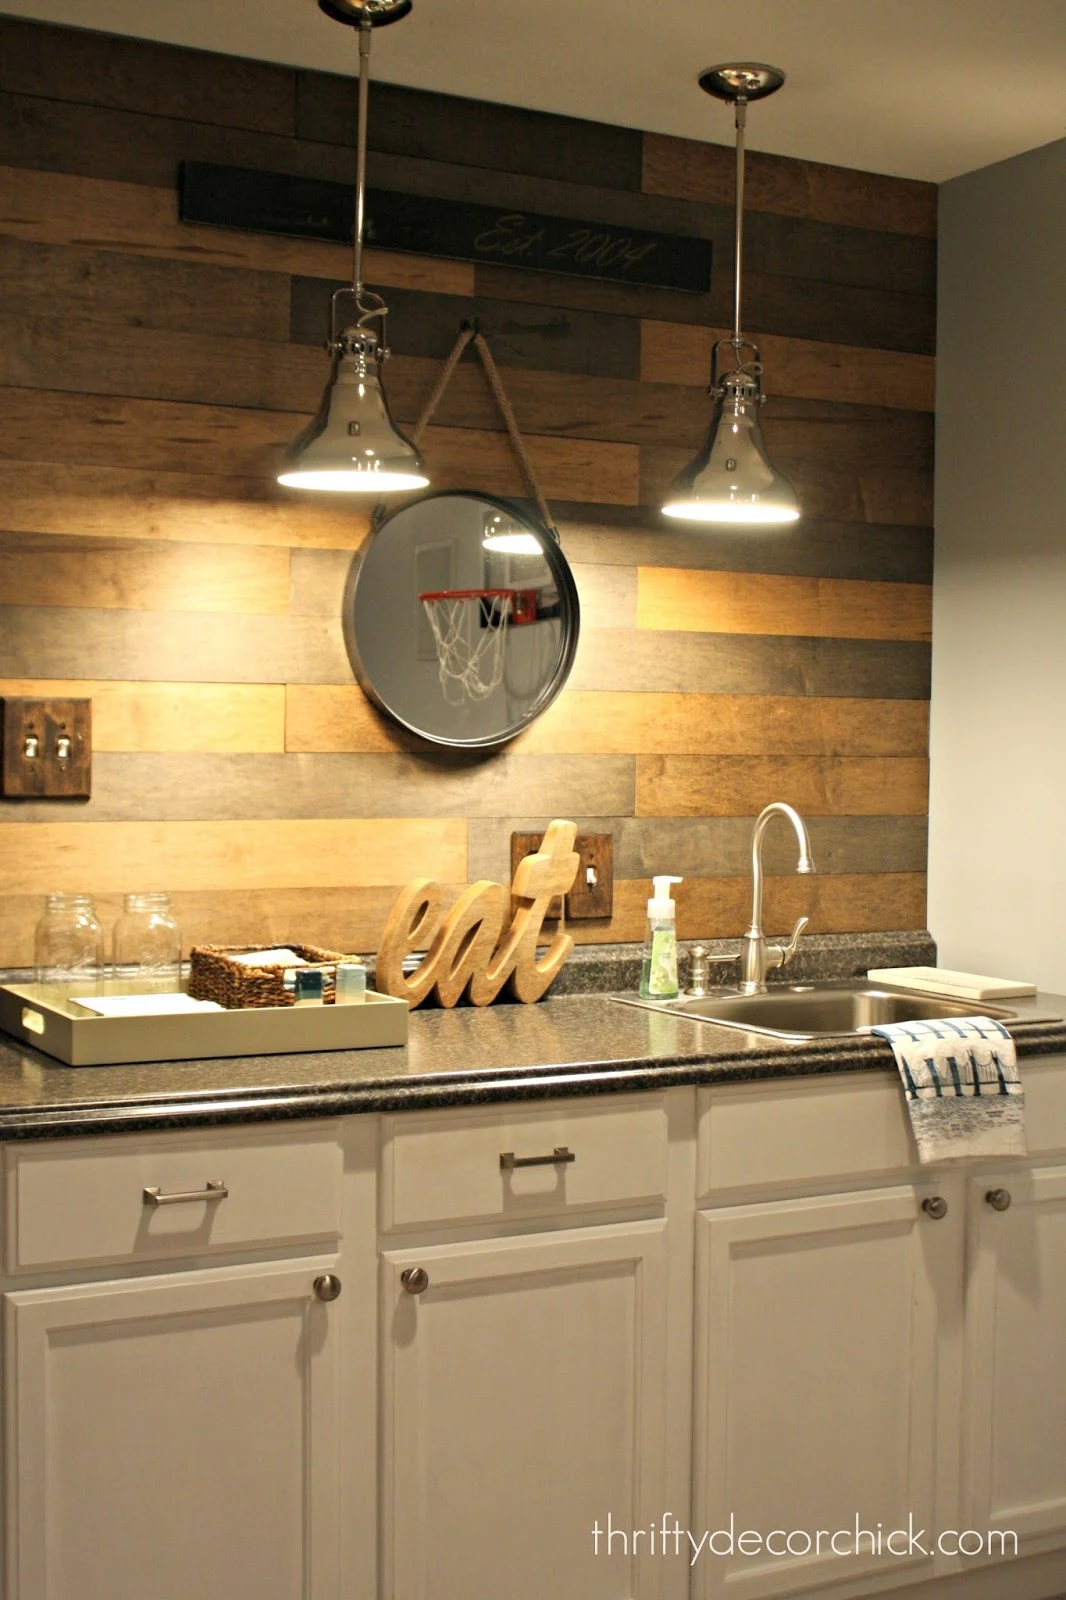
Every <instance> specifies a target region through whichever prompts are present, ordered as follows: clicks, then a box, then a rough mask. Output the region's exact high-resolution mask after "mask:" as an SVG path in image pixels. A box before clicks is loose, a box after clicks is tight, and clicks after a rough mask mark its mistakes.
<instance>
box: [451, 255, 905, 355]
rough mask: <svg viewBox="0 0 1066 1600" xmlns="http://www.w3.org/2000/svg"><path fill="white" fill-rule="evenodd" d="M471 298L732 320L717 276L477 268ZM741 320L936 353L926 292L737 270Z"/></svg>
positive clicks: (793, 334)
mask: <svg viewBox="0 0 1066 1600" xmlns="http://www.w3.org/2000/svg"><path fill="white" fill-rule="evenodd" d="M474 283H475V286H476V290H477V293H478V294H484V295H488V296H490V297H492V298H494V299H500V300H529V301H534V302H536V303H537V304H539V305H557V306H560V307H565V308H567V309H568V310H569V309H572V310H580V311H601V312H606V313H610V314H612V315H615V316H622V317H637V318H640V319H648V320H651V321H663V322H684V323H693V322H696V323H703V322H705V323H707V324H708V325H709V326H711V327H721V326H723V325H725V324H726V323H728V322H729V321H730V319H731V317H732V288H731V284H730V279H729V276H728V275H727V274H725V273H716V275H715V279H714V282H713V285H712V288H711V292H710V293H709V294H706V295H697V294H692V293H688V292H685V291H683V290H680V289H649V288H640V287H638V286H637V285H635V284H626V283H607V282H601V281H599V280H597V279H595V278H577V277H566V276H563V275H562V274H560V273H547V272H524V271H522V269H521V268H519V267H502V266H501V267H497V266H489V265H487V264H486V265H483V264H481V263H480V262H479V263H478V265H477V267H476V269H475V273H474ZM744 308H745V310H744V316H745V321H746V322H747V324H748V326H749V327H753V328H758V329H759V331H760V333H762V334H763V335H766V334H781V335H782V336H784V337H787V338H792V339H814V340H821V341H824V342H826V343H829V344H847V345H869V346H871V347H872V348H874V349H878V350H902V351H913V352H919V353H923V354H926V355H930V354H932V353H933V351H934V350H935V348H936V302H935V299H934V298H933V296H931V295H917V294H902V293H898V292H894V291H892V290H889V289H869V288H866V287H865V286H863V285H852V284H847V283H843V284H841V283H822V282H818V281H817V280H815V279H811V278H799V277H796V278H792V277H783V276H780V275H778V274H776V273H769V272H753V271H748V270H747V268H745V271H744Z"/></svg>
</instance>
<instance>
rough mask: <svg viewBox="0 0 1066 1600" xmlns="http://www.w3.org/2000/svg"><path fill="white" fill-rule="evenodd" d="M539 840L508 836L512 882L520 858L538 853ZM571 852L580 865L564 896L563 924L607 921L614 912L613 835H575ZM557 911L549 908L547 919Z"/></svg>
mask: <svg viewBox="0 0 1066 1600" xmlns="http://www.w3.org/2000/svg"><path fill="white" fill-rule="evenodd" d="M542 837H543V835H542V834H539V833H512V835H511V877H512V878H513V877H514V874H515V868H516V867H517V866H518V863H519V862H520V861H521V860H522V858H523V856H528V855H530V854H532V852H533V851H534V850H539V848H540V841H541V839H542ZM574 849H575V850H576V851H577V853H578V855H579V856H580V857H581V865H580V866H579V867H578V869H577V877H576V878H575V879H574V887H573V888H572V889H571V891H570V893H569V894H568V895H567V896H566V916H567V920H568V921H572V922H584V921H587V920H590V919H600V918H607V917H610V916H611V915H612V913H613V911H614V835H613V834H610V833H579V834H578V836H577V838H576V839H575V840H574ZM590 869H591V871H592V872H593V873H594V875H595V883H589V881H588V873H589V870H590ZM558 910H559V908H558V906H557V905H553V906H552V909H551V915H552V916H557V915H558Z"/></svg>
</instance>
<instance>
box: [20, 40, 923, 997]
mask: <svg viewBox="0 0 1066 1600" xmlns="http://www.w3.org/2000/svg"><path fill="white" fill-rule="evenodd" d="M681 87H682V88H683V86H681ZM352 111H353V84H352V81H351V79H350V78H342V77H331V76H326V75H323V74H316V73H308V72H298V71H290V70H288V69H285V68H282V67H277V66H271V65H265V64H262V63H254V62H243V61H238V60H234V59H232V58H229V57H221V56H211V55H207V54H201V53H198V52H193V51H185V50H178V49H174V48H171V47H168V46H161V45H155V44H150V43H146V42H141V41H134V40H128V39H120V38H113V37H108V36H105V35H100V34H93V33H88V32H82V31H77V30H73V29H65V28H58V27H52V26H47V25H42V24H36V23H28V22H23V21H18V20H15V19H10V18H9V19H0V693H6V694H35V693H38V692H41V693H51V694H58V693H72V694H87V695H91V697H92V699H93V710H94V719H95V732H94V738H95V767H94V794H93V798H92V800H91V801H90V802H88V803H87V804H84V803H83V804H72V803H69V802H68V803H63V804H56V803H52V804H50V805H46V804H43V803H39V804H29V805H19V804H16V803H14V802H7V803H3V802H0V965H5V964H10V965H17V964H22V963H25V962H27V961H29V959H30V954H31V947H32V929H33V925H34V922H35V920H36V917H37V915H38V908H39V903H40V896H41V895H42V894H43V893H45V892H46V891H47V890H50V889H53V888H61V889H62V888H65V889H85V890H89V891H94V892H95V893H97V895H98V896H99V898H100V902H101V905H102V908H103V915H104V920H105V921H108V920H109V919H110V918H111V917H112V915H113V913H114V912H115V911H116V909H117V907H118V903H119V896H120V895H121V893H122V892H123V891H124V890H131V889H139V888H141V889H145V888H164V889H170V890H171V891H172V892H173V893H174V896H175V902H176V906H177V911H178V915H179V918H180V920H181V923H182V927H183V931H184V933H185V936H186V942H187V943H188V942H190V941H195V940H204V939H210V940H217V941H220V942H227V941H243V940H259V939H262V940H266V941H273V940H276V939H278V938H300V937H303V938H306V939H309V940H312V941H317V942H319V943H323V944H327V945H333V946H338V947H343V948H350V949H369V948H371V947H373V945H374V944H375V943H376V939H377V935H378V933H379V931H380V927H381V924H382V922H383V919H384V916H385V914H386V912H387V910H388V908H389V905H390V903H391V901H392V899H393V897H394V895H395V893H396V891H397V889H398V887H399V886H400V885H402V884H403V883H404V882H405V881H406V880H407V879H409V878H410V877H412V876H416V875H422V874H431V875H437V876H439V877H440V879H441V880H442V881H443V882H445V883H447V884H449V885H456V884H459V883H462V882H465V881H467V880H469V879H473V878H475V877H478V876H490V877H503V876H505V875H506V873H507V859H508V851H507V841H508V836H509V834H510V832H511V830H512V828H531V827H537V826H539V825H541V824H542V823H543V822H544V821H545V820H547V819H548V818H549V817H551V816H553V815H569V816H572V817H574V818H575V819H576V820H578V821H579V822H581V823H582V825H583V826H586V827H589V828H595V829H597V830H609V831H611V832H612V833H613V834H614V836H615V862H616V871H617V872H618V874H619V879H620V881H619V884H618V888H617V893H616V898H615V905H616V911H615V915H614V918H613V920H612V922H611V923H610V924H609V925H606V924H602V923H589V924H584V925H578V927H577V929H576V930H575V931H576V932H577V933H578V936H579V937H583V938H587V939H607V940H622V939H632V938H637V937H639V936H640V932H641V926H642V917H643V901H644V898H645V896H646V894H647V891H648V886H647V879H648V877H649V876H650V874H651V873H652V872H653V871H654V872H677V873H683V874H684V875H685V878H686V882H685V884H684V885H683V887H682V888H681V890H680V891H679V895H678V901H679V908H680V909H679V925H680V931H681V933H682V935H683V936H686V937H692V936H696V935H704V936H728V935H732V934H737V933H739V932H740V931H741V929H742V926H743V924H744V921H745V904H746V893H747V871H748V865H747V850H748V842H749V838H750V827H751V819H752V817H753V816H754V815H755V814H756V813H757V811H758V810H759V809H760V807H761V806H762V805H763V804H764V803H765V802H766V801H767V800H769V799H772V798H779V799H788V800H792V801H793V802H794V803H796V804H797V805H799V806H800V807H801V809H802V810H803V811H804V812H805V814H806V815H807V816H808V817H809V819H810V823H811V832H812V836H813V839H814V844H815V850H816V854H817V859H818V866H819V869H820V870H819V875H818V876H817V877H815V878H813V879H811V878H804V879H797V878H795V877H793V876H790V875H789V868H790V865H791V862H790V858H789V853H788V852H789V848H790V847H789V845H788V843H787V841H786V840H785V839H784V838H782V839H781V840H780V841H777V842H776V843H774V844H773V847H772V848H771V850H770V852H769V866H770V872H771V878H770V883H769V889H768V912H769V919H770V924H771V925H772V927H773V928H774V929H775V930H776V929H777V928H779V927H783V926H784V925H785V924H786V923H788V922H790V921H791V920H792V919H793V918H794V917H795V916H797V915H799V914H800V913H801V912H803V911H811V912H812V926H813V927H814V928H815V929H818V930H821V931H825V932H842V931H851V930H880V929H910V928H920V927H923V926H924V923H925V877H924V873H925V861H926V818H925V813H926V790H927V734H928V690H929V628H930V613H931V606H930V598H931V591H930V582H931V569H932V536H931V531H930V522H931V503H932V450H933V424H932V406H933V354H932V352H933V348H934V310H935V298H934V296H935V228H936V191H935V189H934V188H933V187H932V186H931V185H927V184H919V183H913V182H907V181H904V180H900V179H895V178H887V177H880V176H877V175H874V174H869V173H859V172H854V171H851V170H849V169H846V168H836V167H827V166H815V165H812V164H809V163H803V162H797V161H791V160H786V159H784V158H780V157H767V156H759V155H758V154H755V155H753V156H751V158H750V161H749V174H750V181H749V206H750V210H749V213H748V218H747V232H746V238H747V241H748V254H747V257H746V263H747V274H746V303H747V317H746V323H747V328H748V331H750V332H751V333H752V334H754V335H755V336H756V337H758V339H759V341H760V343H761V345H762V348H763V354H764V359H765V362H766V366H767V380H768V388H769V392H770V398H769V400H768V403H767V405H766V408H765V430H766V437H767V442H768V445H769V447H770V449H771V452H772V453H773V455H774V457H775V459H777V460H779V461H780V464H781V465H782V466H783V467H784V468H785V469H786V470H787V471H788V472H789V474H790V475H791V476H792V477H793V478H794V480H795V482H796V484H797V487H798V489H799V492H800V494H801V497H802V499H803V503H804V506H805V509H806V515H805V518H804V520H803V521H802V522H801V523H800V524H799V526H798V528H797V529H796V530H792V531H789V532H786V533H783V534H782V533H763V534H755V535H747V534H739V533H738V534H734V533H721V534H718V535H707V534H703V533H699V532H691V531H687V530H685V529H683V528H682V529H678V528H676V527H671V526H669V525H666V524H664V523H663V522H662V520H661V519H660V518H659V516H658V514H657V512H656V509H655V508H656V502H657V497H658V496H659V494H660V492H661V490H662V489H663V487H664V486H665V485H666V483H667V481H668V480H669V478H670V477H671V475H672V474H673V473H674V472H675V471H676V470H677V469H678V468H679V467H680V466H681V465H683V464H684V462H685V460H686V459H687V458H688V456H689V455H690V454H691V452H692V451H693V449H694V448H695V446H696V445H697V443H698V442H699V441H700V439H701V437H702V435H703V432H704V430H705V428H706V424H707V415H708V412H707V402H706V398H705V395H704V392H703V390H704V385H705V383H706V373H707V366H708V354H709V349H710V343H711V340H712V339H713V338H715V337H717V336H719V334H720V333H721V332H722V331H724V329H725V327H726V325H727V323H728V319H729V316H730V296H731V283H730V277H731V228H732V222H731V209H730V208H731V205H732V163H733V157H732V151H731V149H730V148H729V147H728V145H723V146H718V145H710V144H702V143H696V142H692V141H686V140H679V139H671V138H666V137H663V136H661V135H651V134H645V135H642V134H640V133H638V132H635V131H633V130H629V129H622V128H612V127H606V126H602V125H598V124H591V123H582V122H577V121H574V120H571V119H567V118H562V117H554V116H547V115H543V114H540V113H535V112H526V111H522V110H517V109H514V108H509V107H502V106H494V105H488V104H481V103H478V102H473V101H464V100H459V99H451V98H448V97H444V96H439V95H431V94H425V93H421V92H417V91H412V90H406V89H401V88H398V87H395V86H390V85H384V84H382V85H377V86H376V87H375V92H374V96H373V101H372V106H371V119H370V142H371V146H372V155H371V162H370V168H371V171H370V176H371V181H372V182H373V183H375V184H378V185H388V186H391V187H397V188H401V189H405V190H408V191H409V192H412V193H422V194H430V195H438V196H444V197H450V198H454V199H468V198H476V199H478V200H480V201H483V202H485V203H489V204H495V203H498V204H499V205H500V206H501V207H505V208H507V209H509V210H513V209H519V208H523V207H525V208H529V209H532V210H540V211H544V212H548V213H551V214H555V215H564V216H567V215H568V216H573V217H575V218H578V219H580V220H596V219H602V220H604V221H611V222H617V223H619V224H622V225H626V224H629V225H632V226H635V227H641V228H652V229H664V230H667V231H675V232H680V233H688V234H696V235H700V236H705V237H710V238H712V239H713V240H714V241H715V245H716V251H717V266H716V273H715V283H714V286H713V289H712V291H711V293H710V294H708V295H706V296H699V295H690V294H683V293H680V292H675V291H656V290H648V289H639V288H635V287H629V286H625V285H617V284H606V283H597V282H595V281H592V280H583V279H578V278H566V277H562V276H558V277H556V276H551V275H546V274H540V273H528V272H522V271H521V270H518V269H509V268H504V267H500V266H494V265H478V266H476V267H475V266H472V265H467V264H464V263H457V262H448V261H443V260H442V261H436V260H426V259H421V258H416V257H411V256H406V257H405V256H401V255H383V254H381V253H379V252H370V254H369V259H368V266H369V275H370V277H371V280H372V281H373V282H374V283H375V284H376V285H377V286H379V287H380V288H382V289H385V290H387V291H388V294H389V299H390V304H391V306H392V308H393V312H394V315H393V317H392V318H391V321H390V333H391V335H392V343H393V349H394V352H395V355H394V359H393V360H392V362H391V363H390V366H389V371H388V382H389V388H390V395H391V397H392V400H393V403H394V407H395V409H396V411H397V412H398V414H399V415H400V417H401V418H403V419H405V420H408V421H410V420H412V419H413V418H414V417H415V415H416V414H417V412H418V410H419V409H420V406H421V403H422V401H423V399H424V398H425V396H426V395H427V393H428V391H429V389H430V387H431V385H432V383H433V380H434V377H435V375H436V372H437V370H438V366H439V362H440V360H441V358H442V357H443V356H444V355H445V354H446V352H447V350H448V349H449V348H450V346H451V344H452V341H453V339H454V336H455V332H456V328H457V324H458V321H459V319H460V317H462V316H465V315H469V314H470V313H471V312H476V313H477V314H478V315H479V316H480V317H481V319H482V323H483V326H484V327H485V330H486V332H487V333H488V336H489V338H490V341H491V343H492V345H493V348H494V350H495V353H496V356H497V359H498V360H499V362H500V364H501V366H502V367H503V369H504V378H505V382H506V385H507V388H508V391H509V393H510V395H511V397H512V400H513V402H514V405H515V409H516V411H517V414H518V419H519V424H520V426H521V428H522V430H523V432H524V433H525V434H526V435H527V436H528V440H529V444H530V449H531V452H532V454H533V456H534V459H535V461H536V463H537V467H538V471H539V472H540V473H541V474H542V477H543V482H544V488H545V490H546V492H547V494H548V496H549V497H550V498H551V500H552V501H553V505H554V509H555V510H556V512H557V515H558V518H559V522H560V526H561V529H562V534H563V543H564V548H565V550H566V552H567V554H568V556H569V558H570V560H571V562H572V563H573V564H574V568H575V573H576V576H577V581H578V586H579V589H580V592H581V599H582V607H583V616H584V632H583V637H582V644H581V647H580V651H579V655H578V660H577V664H576V667H575V671H574V674H573V676H572V679H571V684H570V687H569V688H568V689H567V690H566V691H565V692H564V694H563V695H562V696H561V698H560V699H559V701H558V702H557V703H556V704H555V705H554V706H553V707H552V708H551V710H550V711H549V712H548V714H547V715H546V716H544V717H543V718H542V719H541V720H540V721H539V722H538V723H537V724H536V725H535V726H534V727H533V728H532V729H530V730H529V731H528V732H527V733H526V734H525V735H524V736H523V737H522V738H520V739H519V740H517V741H516V742H515V743H514V744H513V745H512V746H510V747H509V748H508V749H507V750H506V751H505V752H504V753H502V754H499V755H497V756H496V757H494V758H490V759H487V760H486V759H484V758H479V759H475V758H473V757H471V756H469V755H465V754H463V755H459V754H454V755H449V754H442V753H439V752H437V753H434V752H427V751H426V750H424V749H421V748H419V747H417V746H416V745H415V744H414V743H413V742H412V741H411V740H409V739H407V738H405V737H404V736H402V735H401V734H399V733H398V732H397V731H396V730H394V729H393V728H392V727H391V726H390V725H389V724H387V723H385V722H384V721H382V719H381V718H380V717H378V716H377V714H376V713H375V712H374V711H373V710H372V709H371V708H370V706H369V705H368V704H367V702H366V701H365V699H364V698H363V696H362V694H361V693H360V691H359V689H358V688H357V687H355V685H354V684H353V682H352V674H351V670H350V668H349V665H348V660H347V657H346V654H345V651H344V647H343V643H342V637H341V626H340V614H339V613H340V602H341V594H342V590H343V585H344V579H345V575H346V572H347V569H348V566H349V563H350V560H351V556H352V552H353V551H354V550H355V549H357V548H358V546H359V545H360V543H361V542H362V540H363V538H364V537H365V533H366V524H365V519H364V517H363V516H362V515H361V514H360V512H359V511H358V509H353V507H352V506H351V505H350V504H345V503H342V502H340V501H334V500H328V499H327V500H326V501H323V500H321V499H318V498H317V497H313V496H308V497H306V498H301V497H299V496H291V495H286V494H285V492H284V491H281V490H279V489H277V488H276V486H275V484H274V482H273V471H274V468H275V465H276V461H277V457H278V453H279V451H280V449H281V448H282V447H283V446H284V445H285V443H286V442H287V441H288V440H289V438H290V437H291V436H292V435H293V434H294V432H295V431H296V430H297V428H298V427H299V426H300V425H301V423H302V421H303V420H304V418H305V417H306V415H307V414H308V413H309V412H310V411H311V410H312V409H313V407H314V405H315V404H316V402H317V399H318V396H319V393H320V391H321V387H322V384H323V382H324V378H325V371H326V363H325V358H324V357H323V355H322V352H321V343H322V338H323V334H324V329H325V326H326V308H327V303H328V297H329V294H330V292H331V289H332V287H333V286H334V284H335V283H336V282H338V281H341V280H343V278H344V276H345V274H346V272H347V270H348V251H347V250H346V249H344V248H342V247H339V246H333V245H328V244H319V243H303V242H300V241H297V240H288V239H279V238H271V237H269V236H267V235H262V236H257V235H252V234H242V233H236V232H232V233H231V232H226V231H225V230H213V229H206V228H195V227H188V226H184V225H182V224H181V223H179V221H178V220H177V200H176V180H177V169H178V163H179V162H180V161H181V160H182V159H184V158H189V159H200V160H216V161H224V162H229V163H231V164H235V165H247V166H258V167H262V168H265V169H270V170H275V171H283V172H292V173H306V174H311V175H314V176H319V177H326V178H333V179H339V180H343V181H351V179H352V177H353V168H354V153H353V150H352V148H351V146H352V139H353V115H352ZM723 130H724V123H721V124H719V123H718V122H716V121H715V120H714V112H713V109H712V108H711V107H710V106H708V133H709V134H710V133H716V134H717V135H718V136H719V137H724V136H725V134H724V131H723ZM428 453H429V459H430V463H431V467H432V471H433V477H434V483H435V485H437V486H439V487H460V486H466V487H470V486H473V487H481V488H484V489H487V490H490V491H495V492H497V493H504V494H506V493H509V492H520V490H521V485H520V482H519V479H518V477H517V473H516V468H515V464H514V462H513V460H512V458H511V455H510V452H509V450H508V448H507V444H506V439H505V436H504V435H503V434H502V432H501V423H500V419H499V417H498V415H497V413H496V411H495V409H494V406H493V404H492V402H491V399H490V397H489V395H488V393H487V390H486V387H485V385H484V382H483V379H482V378H481V376H480V373H479V371H478V370H477V368H476V367H475V366H474V365H472V364H471V365H469V366H468V365H465V364H464V366H462V367H461V368H460V369H459V372H458V374H457V378H456V380H455V382H454V383H453V385H452V387H451V389H450V390H449V393H448V395H447V396H446V398H445V402H444V404H443V406H442V407H441V410H440V411H439V413H438V417H437V422H436V425H435V426H434V428H433V429H432V430H431V433H430V437H429V441H428Z"/></svg>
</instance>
